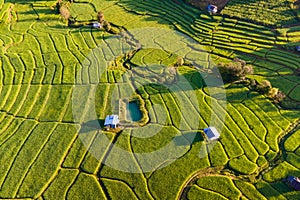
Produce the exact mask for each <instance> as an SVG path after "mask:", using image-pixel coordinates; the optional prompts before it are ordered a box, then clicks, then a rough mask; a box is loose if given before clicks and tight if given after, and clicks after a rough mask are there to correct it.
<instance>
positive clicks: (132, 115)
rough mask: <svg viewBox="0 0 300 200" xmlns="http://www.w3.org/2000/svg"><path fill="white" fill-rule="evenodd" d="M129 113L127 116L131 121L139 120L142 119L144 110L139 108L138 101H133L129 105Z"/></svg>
mask: <svg viewBox="0 0 300 200" xmlns="http://www.w3.org/2000/svg"><path fill="white" fill-rule="evenodd" d="M127 111H128V115H127V118H128V119H129V120H131V121H134V122H137V121H140V120H141V119H142V112H141V111H140V109H139V105H138V102H137V101H131V102H129V103H128V105H127Z"/></svg>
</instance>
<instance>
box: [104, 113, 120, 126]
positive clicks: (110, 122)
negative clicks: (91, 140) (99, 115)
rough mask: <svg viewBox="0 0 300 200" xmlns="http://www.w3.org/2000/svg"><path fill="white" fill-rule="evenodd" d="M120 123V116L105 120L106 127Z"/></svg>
mask: <svg viewBox="0 0 300 200" xmlns="http://www.w3.org/2000/svg"><path fill="white" fill-rule="evenodd" d="M118 123H119V116H118V115H108V116H106V118H105V122H104V126H109V125H117V124H118Z"/></svg>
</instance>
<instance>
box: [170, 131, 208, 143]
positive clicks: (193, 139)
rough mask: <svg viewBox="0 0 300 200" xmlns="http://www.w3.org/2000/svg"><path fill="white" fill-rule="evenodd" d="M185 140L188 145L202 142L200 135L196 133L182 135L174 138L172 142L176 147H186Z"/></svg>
mask: <svg viewBox="0 0 300 200" xmlns="http://www.w3.org/2000/svg"><path fill="white" fill-rule="evenodd" d="M187 140H188V142H189V143H190V144H194V143H197V142H202V141H204V139H203V136H202V134H201V133H200V132H198V131H193V132H189V133H183V134H182V135H180V136H176V137H175V138H174V142H175V144H176V145H177V146H186V145H187Z"/></svg>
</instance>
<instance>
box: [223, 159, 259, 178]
mask: <svg viewBox="0 0 300 200" xmlns="http://www.w3.org/2000/svg"><path fill="white" fill-rule="evenodd" d="M229 167H230V168H231V169H233V170H234V171H237V172H238V173H241V174H252V173H254V172H255V171H256V170H257V165H256V164H255V163H253V162H251V161H249V160H248V159H247V157H246V156H241V157H238V158H234V159H232V160H230V161H229Z"/></svg>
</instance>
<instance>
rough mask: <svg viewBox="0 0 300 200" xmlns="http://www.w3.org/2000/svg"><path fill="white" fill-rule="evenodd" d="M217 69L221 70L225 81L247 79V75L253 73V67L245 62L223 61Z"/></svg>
mask: <svg viewBox="0 0 300 200" xmlns="http://www.w3.org/2000/svg"><path fill="white" fill-rule="evenodd" d="M214 69H215V70H217V69H218V70H219V72H220V74H221V75H222V78H223V80H224V81H225V82H233V81H237V80H242V79H245V77H246V75H250V74H253V67H252V66H251V65H245V64H244V63H243V62H230V63H227V64H223V63H221V64H220V65H219V66H218V67H217V68H214Z"/></svg>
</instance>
